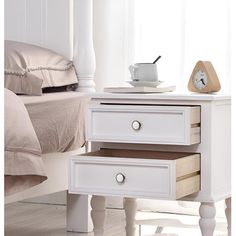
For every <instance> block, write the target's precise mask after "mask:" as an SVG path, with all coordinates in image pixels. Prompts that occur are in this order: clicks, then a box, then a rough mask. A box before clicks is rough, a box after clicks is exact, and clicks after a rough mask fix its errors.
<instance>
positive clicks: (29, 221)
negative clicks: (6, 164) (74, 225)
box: [5, 203, 227, 236]
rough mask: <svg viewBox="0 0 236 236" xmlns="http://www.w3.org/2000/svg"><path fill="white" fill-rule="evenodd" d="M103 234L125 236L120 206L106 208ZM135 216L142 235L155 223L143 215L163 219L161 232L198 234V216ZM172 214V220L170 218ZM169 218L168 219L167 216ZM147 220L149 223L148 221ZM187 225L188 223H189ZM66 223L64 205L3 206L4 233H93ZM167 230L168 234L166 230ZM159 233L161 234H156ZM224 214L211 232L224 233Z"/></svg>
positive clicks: (13, 235) (75, 235)
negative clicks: (74, 230)
mask: <svg viewBox="0 0 236 236" xmlns="http://www.w3.org/2000/svg"><path fill="white" fill-rule="evenodd" d="M107 216H108V217H107V223H106V235H105V236H125V231H124V227H125V222H124V211H123V210H108V211H107ZM137 218H138V219H139V221H138V222H139V223H142V224H143V226H142V235H147V234H148V235H154V234H153V233H154V232H155V229H156V226H151V225H150V222H149V221H146V219H154V220H152V221H153V222H154V223H153V222H152V223H151V224H155V222H157V221H158V222H160V220H161V222H162V224H163V222H164V225H165V224H166V225H171V224H172V227H165V228H164V231H163V232H164V233H165V234H163V235H176V236H177V235H178V236H189V235H191V236H200V235H201V233H200V230H199V227H198V217H196V216H183V215H173V214H160V213H143V212H138V214H137ZM173 218H175V220H173ZM171 219H172V220H171ZM148 224H149V225H148ZM190 226H191V227H190ZM65 227H66V207H65V206H62V205H47V204H31V203H13V204H9V205H7V206H6V207H5V236H93V233H89V234H79V233H69V232H66V230H65ZM167 233H168V234H167ZM157 235H162V234H157ZM226 235H227V233H226V220H225V218H217V227H216V232H215V234H214V236H226Z"/></svg>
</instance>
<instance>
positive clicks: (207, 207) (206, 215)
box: [199, 202, 216, 236]
mask: <svg viewBox="0 0 236 236" xmlns="http://www.w3.org/2000/svg"><path fill="white" fill-rule="evenodd" d="M199 213H200V217H201V218H200V220H199V226H200V229H201V232H202V236H213V234H214V230H215V226H216V221H215V215H216V208H215V204H214V203H205V202H202V203H201V206H200V208H199Z"/></svg>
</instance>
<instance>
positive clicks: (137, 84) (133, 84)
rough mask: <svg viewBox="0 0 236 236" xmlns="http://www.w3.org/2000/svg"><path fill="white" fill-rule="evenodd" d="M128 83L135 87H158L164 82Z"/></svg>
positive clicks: (132, 81) (131, 81)
mask: <svg viewBox="0 0 236 236" xmlns="http://www.w3.org/2000/svg"><path fill="white" fill-rule="evenodd" d="M127 83H129V84H131V85H132V86H134V87H156V86H158V85H160V84H161V83H162V81H134V80H130V81H127Z"/></svg>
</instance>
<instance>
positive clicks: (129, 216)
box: [124, 198, 137, 236]
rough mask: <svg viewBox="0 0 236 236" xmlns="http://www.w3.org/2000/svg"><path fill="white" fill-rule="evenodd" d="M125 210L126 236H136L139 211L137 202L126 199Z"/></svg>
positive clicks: (132, 199)
mask: <svg viewBox="0 0 236 236" xmlns="http://www.w3.org/2000/svg"><path fill="white" fill-rule="evenodd" d="M124 208H125V216H126V226H125V230H126V236H135V235H136V225H135V215H136V211H137V201H136V199H135V198H125V199H124Z"/></svg>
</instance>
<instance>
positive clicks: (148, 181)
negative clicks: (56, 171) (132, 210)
mask: <svg viewBox="0 0 236 236" xmlns="http://www.w3.org/2000/svg"><path fill="white" fill-rule="evenodd" d="M69 173H70V180H69V181H70V183H69V186H70V189H69V191H70V193H77V194H92V195H105V196H122V197H140V198H158V199H179V198H182V197H184V196H187V195H190V194H192V193H195V192H198V191H199V190H200V154H193V153H176V152H157V151H144V150H142V151H140V150H119V149H101V150H99V151H96V152H90V153H86V154H83V155H78V156H73V157H71V159H70V172H69Z"/></svg>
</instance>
